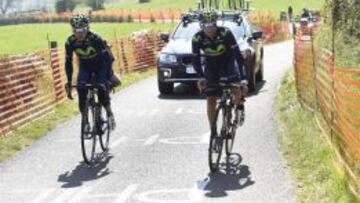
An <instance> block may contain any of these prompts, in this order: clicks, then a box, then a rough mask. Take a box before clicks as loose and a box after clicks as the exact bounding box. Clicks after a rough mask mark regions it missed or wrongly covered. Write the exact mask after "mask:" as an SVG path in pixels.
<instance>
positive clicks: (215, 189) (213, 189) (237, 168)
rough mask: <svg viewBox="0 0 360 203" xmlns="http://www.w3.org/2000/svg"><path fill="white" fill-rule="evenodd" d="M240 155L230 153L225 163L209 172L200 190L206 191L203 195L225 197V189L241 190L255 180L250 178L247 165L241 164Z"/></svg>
mask: <svg viewBox="0 0 360 203" xmlns="http://www.w3.org/2000/svg"><path fill="white" fill-rule="evenodd" d="M241 161H242V158H241V155H240V154H236V153H235V154H231V155H230V156H229V159H228V161H227V163H223V164H221V166H220V170H219V171H218V172H216V173H210V174H209V176H208V180H206V182H207V183H206V186H205V187H204V188H202V190H204V191H206V193H205V196H206V197H209V198H219V197H226V196H227V195H228V194H227V191H234V190H241V189H244V188H246V187H248V186H250V185H253V184H254V183H255V182H254V181H253V180H251V177H250V174H251V172H250V170H249V167H248V166H246V165H241Z"/></svg>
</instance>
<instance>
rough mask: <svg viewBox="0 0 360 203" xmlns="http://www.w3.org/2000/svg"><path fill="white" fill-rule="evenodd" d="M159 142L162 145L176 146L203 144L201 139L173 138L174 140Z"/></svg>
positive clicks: (161, 140)
mask: <svg viewBox="0 0 360 203" xmlns="http://www.w3.org/2000/svg"><path fill="white" fill-rule="evenodd" d="M159 142H161V143H163V144H176V145H181V144H182V145H185V144H204V143H203V142H202V137H174V138H163V139H160V140H159Z"/></svg>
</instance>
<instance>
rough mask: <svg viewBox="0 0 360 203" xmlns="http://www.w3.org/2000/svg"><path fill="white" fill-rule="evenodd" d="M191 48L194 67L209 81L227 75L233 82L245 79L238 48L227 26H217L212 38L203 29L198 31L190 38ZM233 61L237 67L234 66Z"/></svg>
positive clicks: (214, 80)
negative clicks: (203, 65) (203, 56)
mask: <svg viewBox="0 0 360 203" xmlns="http://www.w3.org/2000/svg"><path fill="white" fill-rule="evenodd" d="M192 50H193V54H194V57H195V58H194V69H195V70H196V72H197V73H198V74H199V76H201V77H202V76H205V79H206V80H208V81H209V82H216V81H218V80H219V78H220V77H227V78H229V80H232V81H234V82H238V81H240V80H243V79H246V75H245V72H244V69H243V66H244V65H243V64H244V63H243V58H242V56H241V53H240V49H239V47H238V44H237V42H236V40H235V37H234V36H233V34H232V33H231V31H230V30H229V29H228V28H224V27H218V28H217V31H216V35H215V37H214V38H213V39H211V38H209V37H208V36H207V35H206V34H205V33H204V31H202V30H201V31H199V32H198V33H196V34H195V35H194V37H193V39H192ZM201 50H202V51H203V53H204V55H205V72H203V70H202V68H201V60H200V54H201V53H200V51H201ZM235 61H236V62H237V64H238V67H239V69H236V68H235V67H236V66H235V63H234V62H235Z"/></svg>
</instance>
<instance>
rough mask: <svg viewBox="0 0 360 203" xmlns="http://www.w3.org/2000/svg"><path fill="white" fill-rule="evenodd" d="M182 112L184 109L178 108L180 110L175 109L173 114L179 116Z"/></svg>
mask: <svg viewBox="0 0 360 203" xmlns="http://www.w3.org/2000/svg"><path fill="white" fill-rule="evenodd" d="M182 112H184V108H183V107H180V108H178V109H176V111H175V114H181V113H182Z"/></svg>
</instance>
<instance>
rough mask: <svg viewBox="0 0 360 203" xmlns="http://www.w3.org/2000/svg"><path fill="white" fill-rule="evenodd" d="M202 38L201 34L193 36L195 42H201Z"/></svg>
mask: <svg viewBox="0 0 360 203" xmlns="http://www.w3.org/2000/svg"><path fill="white" fill-rule="evenodd" d="M200 40H201V36H200V35H195V36H194V37H193V41H194V42H200Z"/></svg>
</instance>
